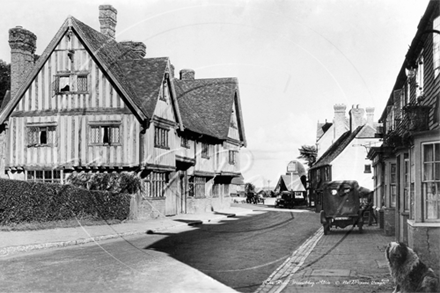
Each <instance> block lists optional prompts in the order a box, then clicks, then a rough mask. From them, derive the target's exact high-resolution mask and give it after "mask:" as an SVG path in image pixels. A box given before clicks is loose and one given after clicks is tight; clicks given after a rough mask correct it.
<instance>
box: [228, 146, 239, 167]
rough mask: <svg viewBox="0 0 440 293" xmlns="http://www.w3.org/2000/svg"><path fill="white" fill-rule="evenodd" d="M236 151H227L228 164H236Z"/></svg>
mask: <svg viewBox="0 0 440 293" xmlns="http://www.w3.org/2000/svg"><path fill="white" fill-rule="evenodd" d="M237 153H238V152H237V151H233V150H230V151H229V164H230V165H235V164H236V163H237Z"/></svg>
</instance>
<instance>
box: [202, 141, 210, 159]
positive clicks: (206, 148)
mask: <svg viewBox="0 0 440 293" xmlns="http://www.w3.org/2000/svg"><path fill="white" fill-rule="evenodd" d="M202 158H205V159H209V144H207V143H205V142H203V143H202Z"/></svg>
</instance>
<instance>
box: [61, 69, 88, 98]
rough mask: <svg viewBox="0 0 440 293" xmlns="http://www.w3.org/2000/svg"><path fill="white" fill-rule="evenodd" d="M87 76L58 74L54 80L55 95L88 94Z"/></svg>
mask: <svg viewBox="0 0 440 293" xmlns="http://www.w3.org/2000/svg"><path fill="white" fill-rule="evenodd" d="M87 76H88V75H87V74H85V73H82V74H81V73H80V74H69V73H65V74H63V73H62V74H59V75H56V76H55V79H54V85H53V87H54V92H55V94H67V93H87V92H88V78H87Z"/></svg>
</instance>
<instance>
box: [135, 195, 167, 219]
mask: <svg viewBox="0 0 440 293" xmlns="http://www.w3.org/2000/svg"><path fill="white" fill-rule="evenodd" d="M132 206H133V205H132ZM133 207H134V208H135V209H136V208H137V217H136V219H137V220H147V219H158V218H163V217H165V198H159V199H156V198H147V199H141V200H140V202H138V203H137V204H136V205H134V206H133Z"/></svg>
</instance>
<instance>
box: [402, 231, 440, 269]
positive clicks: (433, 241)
mask: <svg viewBox="0 0 440 293" xmlns="http://www.w3.org/2000/svg"><path fill="white" fill-rule="evenodd" d="M408 246H409V247H411V248H412V249H414V251H415V252H416V253H417V255H418V256H419V257H420V259H421V260H422V262H424V263H425V264H426V265H427V266H429V267H430V268H432V269H433V270H434V271H435V272H436V274H437V276H440V250H439V247H440V227H426V226H422V227H420V226H414V225H411V224H409V225H408Z"/></svg>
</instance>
